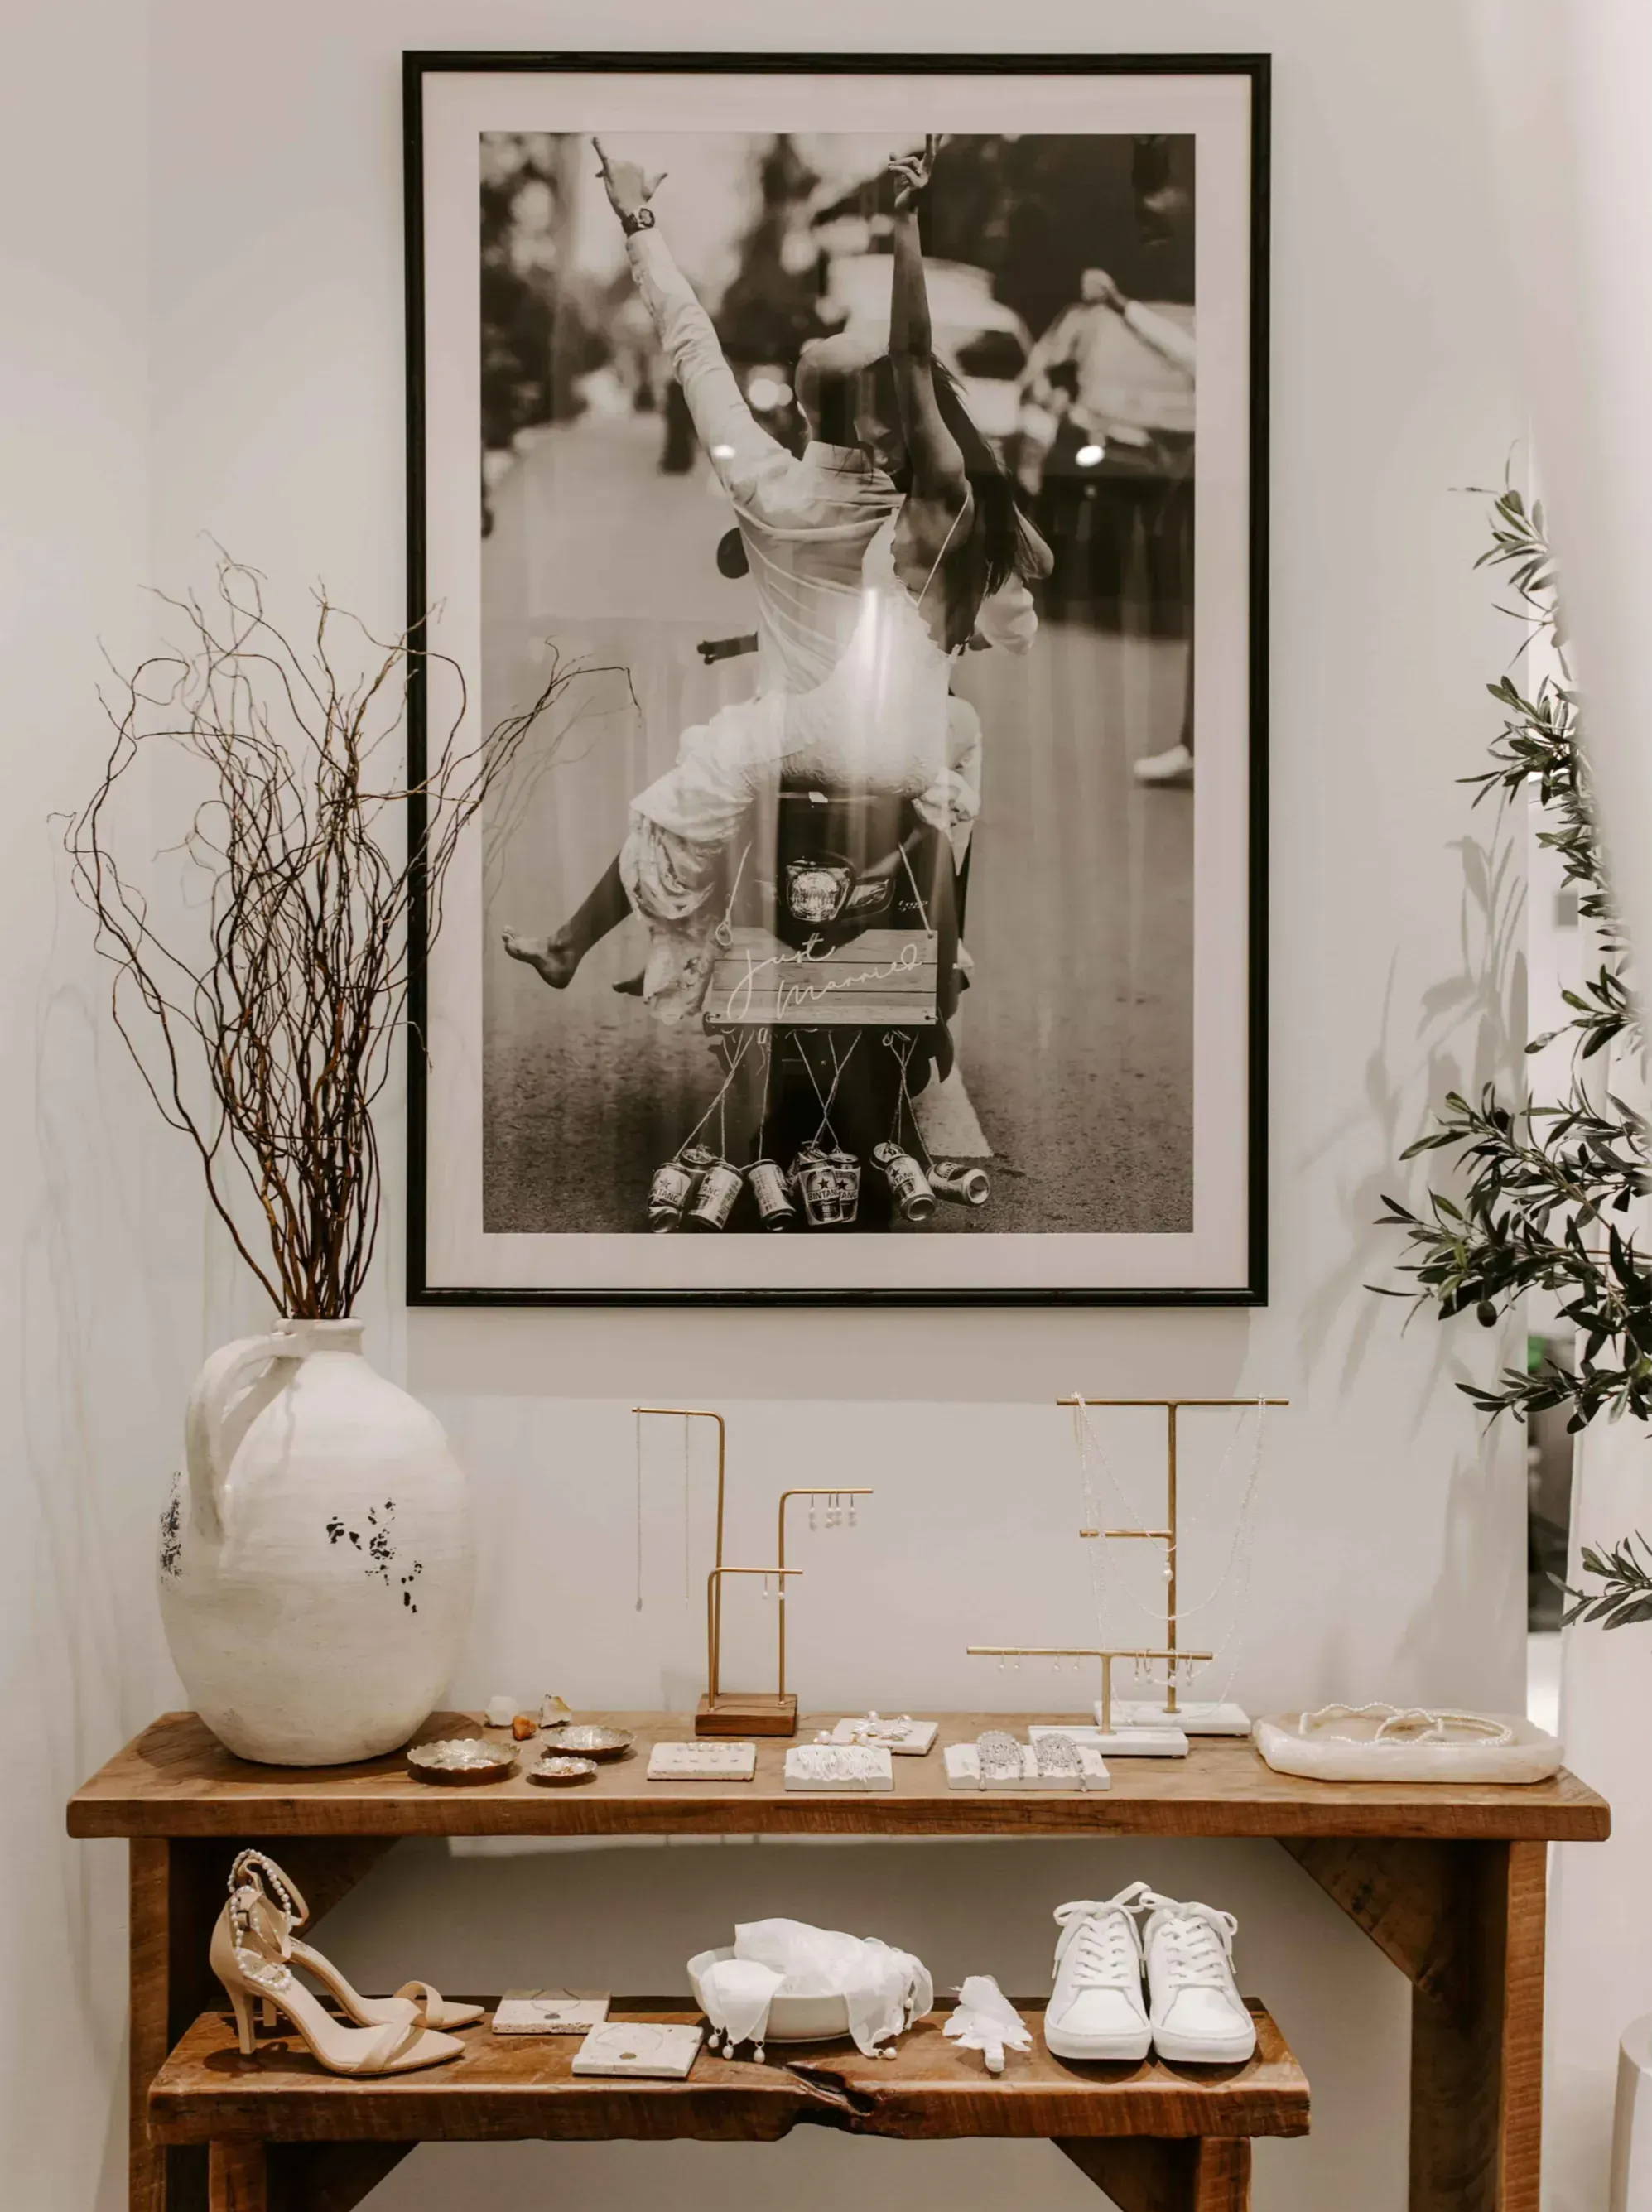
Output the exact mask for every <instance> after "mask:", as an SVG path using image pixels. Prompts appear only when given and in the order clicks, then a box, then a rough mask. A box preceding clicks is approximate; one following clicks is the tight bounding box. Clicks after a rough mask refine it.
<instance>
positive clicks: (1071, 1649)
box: [724, 1567, 1216, 1662]
mask: <svg viewBox="0 0 1652 2212" xmlns="http://www.w3.org/2000/svg"><path fill="white" fill-rule="evenodd" d="M724 1571H725V1572H726V1573H727V1574H732V1575H737V1574H748V1575H760V1574H762V1572H763V1569H762V1567H728V1568H726V1569H725V1570H724ZM797 1571H799V1573H800V1572H801V1569H799V1570H797ZM768 1572H769V1573H770V1574H773V1573H774V1569H773V1568H772V1567H770V1568H769V1569H768ZM963 1649H964V1656H965V1657H966V1658H969V1659H1180V1660H1183V1661H1187V1660H1199V1661H1201V1662H1202V1661H1204V1660H1206V1659H1214V1658H1215V1656H1216V1654H1215V1652H1214V1651H1124V1650H1115V1649H1113V1648H1108V1650H1102V1648H1101V1646H1100V1645H1099V1644H965V1645H964V1647H963Z"/></svg>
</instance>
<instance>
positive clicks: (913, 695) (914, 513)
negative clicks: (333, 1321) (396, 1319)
mask: <svg viewBox="0 0 1652 2212" xmlns="http://www.w3.org/2000/svg"><path fill="white" fill-rule="evenodd" d="M1266 94H1267V70H1266V60H1265V59H1263V58H1257V57H1254V56H1236V55H1234V56H1230V55H1220V56H1200V57H1187V56H1173V57H1165V56H1158V57H1149V56H1129V57H1121V58H1101V57H1086V58H1054V57H1048V56H1040V57H1038V58H1030V57H1009V58H981V57H975V58H872V57H868V58H853V57H847V56H831V57H822V58H816V57H807V58H805V57H796V56H792V57H786V58H780V57H745V56H740V57H733V56H721V57H709V56H647V57H639V56H626V57H618V56H615V57H606V56H598V55H591V54H577V55H574V54H564V55H557V56H540V55H520V56H518V55H498V54H489V55H465V54H452V53H440V54H414V55H409V56H408V57H407V58H406V98H407V148H408V172H407V184H408V279H409V338H410V362H409V374H410V398H409V407H410V415H409V422H410V430H409V455H410V527H409V544H410V609H411V613H410V620H411V621H412V622H413V623H415V624H419V625H422V628H421V629H420V632H419V634H420V635H422V637H423V638H424V639H425V640H426V641H428V647H429V648H430V652H431V654H432V655H433V656H435V655H440V656H443V659H442V660H441V661H440V663H438V662H437V661H436V660H435V659H434V658H433V659H432V661H431V665H430V673H429V682H428V699H427V697H426V696H425V690H426V688H427V687H420V688H419V690H418V692H417V694H416V697H415V699H414V702H413V705H414V719H413V728H412V743H413V748H414V759H413V766H414V773H415V775H416V776H417V775H419V774H420V773H421V772H422V769H423V765H424V762H425V759H426V757H427V753H426V748H427V747H428V745H429V744H431V743H432V742H433V733H434V732H435V731H436V729H437V726H438V724H437V716H438V713H439V711H440V714H443V715H444V716H446V720H445V721H444V722H443V723H442V724H441V726H440V727H441V735H442V738H443V741H444V742H446V741H448V740H449V739H450V738H451V734H452V730H453V727H454V722H453V714H454V713H457V714H458V716H459V720H458V729H459V736H460V738H461V739H462V740H463V741H465V742H468V743H470V744H477V745H481V744H490V743H501V744H506V745H507V746H508V748H509V753H508V766H507V769H505V771H504V772H503V773H502V774H501V775H499V776H497V777H496V778H494V779H492V780H491V781H490V785H489V797H488V799H487V802H486V804H485V805H484V806H483V808H482V809H481V810H480V811H479V812H478V813H477V816H476V817H475V818H474V819H473V820H471V821H470V822H469V823H467V824H466V825H465V828H464V829H463V833H462V836H461V838H460V842H459V851H458V853H457V854H456V857H455V859H454V861H453V863H452V866H451V868H450V869H449V871H448V874H447V878H446V890H445V893H444V903H443V911H442V915H441V927H440V934H439V935H438V934H434V933H433V934H432V938H431V941H430V943H429V945H428V950H427V948H426V947H425V945H424V942H423V935H422V932H423V928H424V918H421V919H420V921H419V924H418V928H419V932H420V935H419V940H418V942H417V944H416V948H415V953H416V971H415V996H414V1005H413V1012H414V1022H413V1039H412V1060H411V1068H412V1090H411V1102H410V1103H411V1121H410V1147H409V1156H410V1208H409V1216H410V1254H409V1259H410V1266H409V1277H410V1283H409V1288H410V1297H412V1298H413V1299H414V1300H415V1301H416V1302H422V1303H431V1302H444V1301H450V1300H452V1301H464V1300H471V1301H492V1302H495V1303H513V1302H523V1303H526V1302H531V1301H535V1300H541V1299H563V1300H574V1301H581V1302H619V1301H629V1300H642V1299H648V1300H671V1299H688V1298H698V1299H704V1298H714V1299H723V1300H728V1301H741V1300H750V1299H769V1300H791V1301H824V1302H831V1301H868V1300H888V1301H891V1302H900V1303H906V1304H928V1303H944V1302H946V1301H949V1300H970V1301H974V1302H975V1303H978V1304H994V1303H1004V1304H1011V1303H1020V1302H1029V1301H1037V1300H1042V1301H1051V1302H1054V1301H1063V1300H1065V1301H1075V1302H1078V1301H1088V1302H1094V1303H1102V1302H1119V1303H1127V1302H1134V1303H1165V1304H1169V1303H1174V1302H1179V1301H1204V1302H1207V1303H1220V1304H1245V1303H1254V1302H1256V1301H1258V1300H1260V1298H1261V1297H1263V1296H1264V1294H1265V1262H1266V1228H1265V1223H1266V1188H1265V1164H1266V1128H1265V1109H1266V1081H1265V1054H1264V1034H1263V1016H1264V1009H1265V996H1264V974H1263V967H1264V957H1265V950H1266V926H1265V925H1266V852H1265V845H1264V835H1265V809H1264V798H1265V739H1266V608H1265V589H1266V386H1265V367H1266ZM459 679H462V683H463V687H464V695H463V705H462V708H459V709H451V708H450V705H449V703H448V694H449V690H456V687H457V684H458V682H459ZM439 690H440V692H441V698H442V704H441V706H440V709H439V708H438V705H437V695H438V691H439ZM536 709H538V712H537V714H536ZM524 718H532V719H531V726H528V727H527V728H526V732H525V734H523V728H524ZM427 722H428V726H427ZM495 733H501V734H498V735H495Z"/></svg>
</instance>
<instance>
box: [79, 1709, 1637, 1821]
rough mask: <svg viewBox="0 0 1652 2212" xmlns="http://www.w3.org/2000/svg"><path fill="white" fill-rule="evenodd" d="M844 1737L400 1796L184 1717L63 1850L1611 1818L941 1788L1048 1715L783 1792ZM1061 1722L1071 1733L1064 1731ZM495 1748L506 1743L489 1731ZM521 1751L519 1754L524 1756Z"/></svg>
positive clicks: (1221, 1778)
mask: <svg viewBox="0 0 1652 2212" xmlns="http://www.w3.org/2000/svg"><path fill="white" fill-rule="evenodd" d="M839 1717H841V1716H840V1715H838V1714H835V1713H828V1714H820V1715H811V1716H805V1717H804V1718H803V1719H802V1720H800V1721H799V1727H798V1733H797V1735H796V1736H795V1737H794V1738H792V1739H791V1740H790V1741H783V1740H780V1739H778V1738H769V1739H768V1740H766V1741H765V1740H762V1739H759V1740H758V1743H757V1771H756V1778H755V1779H754V1780H753V1781H750V1782H744V1783H729V1782H650V1781H648V1780H647V1763H648V1753H649V1749H650V1747H652V1746H653V1744H654V1743H656V1742H659V1741H690V1740H691V1739H692V1737H693V1735H694V1723H693V1719H692V1717H691V1716H689V1715H687V1714H668V1713H657V1712H648V1713H624V1712H604V1713H586V1714H581V1715H580V1718H581V1719H586V1720H602V1721H606V1722H610V1723H612V1724H613V1725H615V1726H616V1727H622V1728H628V1729H631V1730H633V1731H634V1733H635V1736H636V1739H637V1743H636V1750H635V1753H633V1754H632V1755H631V1756H629V1757H628V1758H626V1759H621V1760H617V1761H615V1762H613V1763H611V1764H610V1765H604V1766H602V1767H599V1768H598V1771H597V1776H596V1778H595V1780H594V1781H592V1782H589V1783H583V1784H578V1785H576V1786H574V1787H573V1788H570V1789H561V1790H547V1789H544V1788H543V1787H541V1786H539V1785H538V1784H533V1783H531V1782H529V1781H527V1780H526V1779H525V1777H524V1776H523V1775H522V1774H521V1773H520V1772H518V1773H516V1774H514V1775H513V1776H511V1777H510V1778H509V1779H507V1780H506V1781H503V1782H497V1783H489V1784H472V1785H468V1786H460V1787H455V1786H452V1785H443V1784H431V1783H428V1782H422V1781H418V1780H416V1779H415V1778H413V1777H412V1775H411V1774H410V1772H409V1771H408V1768H407V1765H406V1762H405V1760H404V1758H403V1756H402V1754H401V1753H399V1752H395V1753H390V1754H389V1755H388V1756H387V1757H385V1758H383V1759H369V1760H366V1761H364V1762H363V1763H362V1764H361V1765H355V1766H333V1767H282V1766H258V1765H251V1764H250V1763H248V1762H247V1761H246V1760H244V1759H236V1758H235V1757H234V1756H233V1754H232V1753H229V1752H228V1751H226V1750H225V1749H224V1747H223V1746H222V1744H221V1743H219V1742H218V1741H217V1739H216V1737H215V1736H214V1735H211V1734H210V1731H209V1730H208V1729H207V1728H206V1726H205V1724H204V1723H203V1722H202V1721H201V1720H200V1719H199V1718H198V1717H197V1716H196V1715H195V1714H193V1713H167V1714H164V1715H163V1716H162V1717H161V1719H159V1720H158V1721H155V1722H154V1723H152V1724H151V1725H150V1726H149V1728H147V1729H144V1731H143V1734H142V1735H140V1736H138V1737H137V1738H136V1739H135V1740H134V1741H132V1742H131V1743H130V1744H129V1745H128V1746H127V1747H126V1748H125V1750H124V1751H122V1752H120V1753H117V1755H116V1756H115V1757H114V1758H113V1759H111V1760H110V1761H109V1763H108V1765H106V1766H105V1767H103V1768H102V1769H101V1771H100V1772H98V1773H97V1774H95V1775H94V1776H93V1778H92V1779H91V1780H90V1781H89V1782H88V1783H87V1784H85V1786H84V1787H83V1788H82V1789H81V1790H77V1791H76V1795H75V1796H73V1797H72V1798H71V1799H70V1804H69V1832H70V1834H71V1835H74V1836H179V1837H187V1836H197V1837H198V1836H246V1837H276V1836H490V1835H491V1836H498V1835H538V1836H638V1835H765V1836H788V1835H791V1836H821V1835H839V1836H1014V1835H1024V1836H1066V1835H1138V1836H1139V1835H1163V1836H1280V1837H1293V1836H1410V1837H1438V1838H1445V1839H1448V1840H1453V1841H1465V1840H1473V1839H1491V1840H1505V1841H1509V1842H1542V1841H1555V1842H1559V1841H1565V1842H1598V1841H1600V1839H1602V1838H1604V1837H1605V1836H1606V1834H1607V1833H1608V1832H1609V1831H1610V1826H1611V1814H1610V1810H1609V1808H1608V1807H1607V1805H1606V1802H1605V1800H1604V1799H1603V1798H1601V1797H1599V1796H1596V1794H1595V1793H1594V1790H1591V1789H1589V1788H1588V1785H1587V1784H1584V1783H1582V1782H1580V1781H1578V1780H1577V1778H1576V1776H1574V1775H1571V1774H1569V1773H1567V1772H1565V1771H1564V1770H1563V1771H1561V1772H1560V1773H1558V1774H1557V1775H1556V1776H1555V1777H1554V1778H1552V1780H1551V1781H1548V1782H1538V1783H1527V1784H1514V1785H1511V1784H1463V1785H1458V1784H1444V1783H1392V1782H1388V1783H1383V1782H1312V1781H1307V1780H1304V1779H1302V1778H1299V1777H1297V1776H1296V1775H1291V1774H1278V1773H1275V1772H1274V1771H1273V1769H1272V1767H1270V1766H1268V1765H1266V1763H1265V1761H1264V1760H1263V1759H1261V1757H1260V1755H1259V1753H1257V1752H1256V1751H1255V1750H1254V1748H1253V1747H1252V1746H1251V1745H1250V1743H1249V1742H1248V1741H1245V1740H1243V1739H1234V1738H1215V1737H1205V1738H1200V1739H1195V1741H1194V1742H1193V1748H1192V1749H1191V1751H1190V1752H1189V1753H1188V1755H1187V1758H1185V1759H1120V1758H1116V1757H1114V1758H1112V1759H1109V1760H1108V1767H1109V1771H1110V1772H1111V1774H1112V1777H1113V1784H1112V1787H1111V1788H1110V1789H1108V1790H1090V1791H1079V1790H1072V1791H1068V1790H989V1791H981V1790H952V1789H949V1788H948V1786H947V1780H946V1772H945V1769H944V1765H943V1764H942V1760H941V1750H942V1747H943V1746H944V1745H946V1744H948V1743H954V1742H958V1741H965V1742H973V1741H974V1740H975V1737H976V1736H977V1735H979V1734H980V1732H981V1730H982V1729H986V1728H1006V1729H1011V1730H1013V1731H1016V1732H1017V1733H1023V1734H1024V1732H1025V1729H1026V1727H1027V1724H1028V1723H1029V1720H1034V1721H1039V1720H1045V1719H1051V1718H1056V1719H1059V1718H1060V1717H1062V1716H1059V1715H1054V1716H1051V1715H1040V1714H1032V1715H1028V1714H1010V1713H946V1714H938V1715H931V1716H926V1717H932V1718H935V1719H938V1721H939V1723H940V1728H939V1734H938V1736H937V1738H936V1744H935V1748H934V1749H933V1750H932V1752H930V1753H928V1754H927V1756H926V1757H925V1758H922V1759H914V1758H910V1757H906V1756H902V1757H897V1758H896V1759H895V1761H894V1774H895V1787H894V1789H893V1790H881V1791H866V1792H864V1793H862V1792H855V1793H850V1792H847V1791H843V1792H838V1791H833V1792H811V1791H803V1790H787V1788H786V1787H785V1786H784V1782H783V1778H782V1770H783V1763H784V1759H785V1754H786V1753H787V1750H788V1749H789V1748H790V1747H791V1744H792V1743H808V1742H811V1741H812V1740H813V1738H814V1735H815V1733H816V1731H817V1729H823V1728H829V1727H830V1726H831V1724H832V1723H833V1722H834V1721H835V1720H836V1719H838V1718H839ZM1067 1718H1069V1719H1071V1716H1067ZM481 1732H483V1723H482V1722H481V1721H480V1719H479V1718H478V1717H477V1716H476V1715H474V1714H462V1713H437V1714H433V1715H432V1716H431V1717H430V1719H429V1720H428V1721H427V1722H426V1723H425V1724H424V1726H423V1727H422V1729H419V1731H418V1735H419V1737H420V1738H428V1737H434V1736H440V1735H474V1734H477V1733H481ZM486 1733H487V1734H488V1735H489V1738H490V1739H491V1740H493V1741H508V1740H509V1739H508V1735H507V1733H506V1732H505V1731H501V1730H497V1729H490V1730H488V1731H486ZM522 1749H523V1750H524V1751H526V1752H530V1753H531V1751H532V1749H533V1747H532V1745H531V1744H529V1745H525V1746H523V1747H522Z"/></svg>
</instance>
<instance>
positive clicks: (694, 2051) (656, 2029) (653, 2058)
mask: <svg viewBox="0 0 1652 2212" xmlns="http://www.w3.org/2000/svg"><path fill="white" fill-rule="evenodd" d="M700 2037H701V2030H700V2029H699V2028H697V2027H678V2026H672V2025H670V2024H668V2023H666V2022H665V2021H624V2020H610V2021H606V2022H605V2023H604V2026H602V2027H593V2028H592V2031H591V2033H590V2034H589V2035H587V2036H586V2039H585V2041H584V2042H583V2043H582V2044H581V2045H580V2047H579V2049H578V2050H577V2051H575V2052H574V2063H573V2067H572V2069H571V2070H572V2071H573V2072H574V2073H575V2074H618V2075H633V2076H635V2077H636V2078H637V2079H640V2080H644V2081H685V2080H686V2079H687V2077H688V2073H689V2068H690V2067H691V2066H692V2065H693V2064H694V2062H695V2058H696V2057H698V2055H699V2051H700Z"/></svg>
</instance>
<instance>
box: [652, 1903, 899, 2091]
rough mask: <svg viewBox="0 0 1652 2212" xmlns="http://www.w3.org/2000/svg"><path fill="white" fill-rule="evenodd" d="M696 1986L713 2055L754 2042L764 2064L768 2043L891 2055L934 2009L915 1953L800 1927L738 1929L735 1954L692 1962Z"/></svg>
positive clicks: (771, 1924)
mask: <svg viewBox="0 0 1652 2212" xmlns="http://www.w3.org/2000/svg"><path fill="white" fill-rule="evenodd" d="M754 1967H755V1968H757V1969H759V1970H761V1971H760V1972H752V1971H750V1970H751V1969H752V1968H754ZM689 1983H690V1984H691V1985H692V1987H693V1989H694V1993H695V1996H696V1997H697V1998H698V2000H699V2002H700V2004H701V2008H702V2009H703V2010H704V2012H705V2015H706V2017H707V2019H708V2021H710V2022H711V2027H712V2048H713V2050H714V2051H715V2050H716V2049H717V2048H718V2047H719V2041H720V2043H721V2048H722V2051H723V2053H724V2055H725V2056H726V2057H727V2056H732V2052H733V2049H734V2046H735V2045H737V2044H739V2043H743V2042H749V2043H750V2044H752V2045H754V2056H755V2057H756V2058H757V2059H758V2060H759V2061H761V2060H762V2057H763V2052H764V2046H765V2045H766V2044H767V2043H771V2042H778V2043H784V2042H817V2041H820V2040H823V2039H829V2038H831V2037H833V2036H839V2035H848V2036H850V2037H852V2038H853V2042H854V2045H855V2048H856V2049H857V2050H858V2051H860V2053H861V2054H862V2056H863V2057H867V2058H873V2057H878V2056H879V2055H880V2053H881V2055H882V2056H883V2057H886V2058H893V2057H894V2056H895V2051H894V2048H893V2045H894V2042H895V2039H896V2037H897V2036H899V2035H902V2034H903V2033H905V2032H906V2030H907V2029H908V2028H909V2027H911V2025H912V2023H913V2021H914V2020H917V2019H920V2018H921V2016H922V2015H924V2014H925V2013H926V2012H927V2011H928V2010H929V2008H930V2007H931V2006H932V2004H933V2003H934V2002H935V1989H934V1984H933V1983H932V1981H931V1979H930V1977H929V1972H928V1969H927V1968H926V1966H924V1965H923V1963H922V1961H921V1960H918V1959H914V1957H913V1956H912V1954H910V1952H907V1951H897V1950H896V1949H895V1948H893V1947H892V1946H891V1945H890V1944H888V1943H884V1942H879V1941H878V1937H877V1936H864V1937H863V1936H847V1935H843V1934H841V1932H839V1931H837V1930H835V1929H827V1928H811V1926H810V1925H809V1924H808V1923H807V1922H805V1921H800V1920H756V1921H751V1922H748V1923H745V1924H744V1925H743V1926H741V1927H738V1928H737V1929H735V1931H734V1948H733V1949H732V1950H727V1951H702V1952H701V1953H700V1954H698V1956H697V1957H695V1958H692V1959H690V1960H689ZM760 1998H761V2000H762V2002H759V2000H760Z"/></svg>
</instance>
